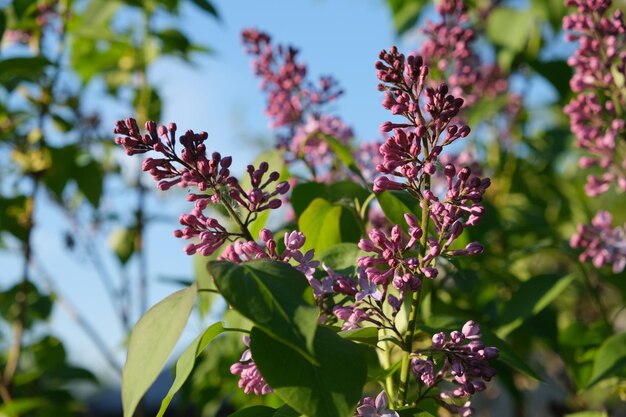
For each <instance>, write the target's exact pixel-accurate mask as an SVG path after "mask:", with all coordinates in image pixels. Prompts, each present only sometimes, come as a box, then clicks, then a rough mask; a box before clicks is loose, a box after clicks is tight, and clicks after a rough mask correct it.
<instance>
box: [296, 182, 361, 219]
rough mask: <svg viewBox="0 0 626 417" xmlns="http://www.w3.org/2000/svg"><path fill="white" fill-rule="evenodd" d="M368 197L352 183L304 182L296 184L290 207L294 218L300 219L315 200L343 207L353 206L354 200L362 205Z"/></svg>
mask: <svg viewBox="0 0 626 417" xmlns="http://www.w3.org/2000/svg"><path fill="white" fill-rule="evenodd" d="M368 196H369V192H368V191H367V190H366V189H364V188H363V187H361V186H359V185H357V184H355V183H354V182H352V181H339V182H336V183H334V184H330V185H328V184H321V183H316V182H305V183H302V184H298V185H297V186H296V187H295V188H294V189H293V191H292V194H291V205H292V206H293V210H294V212H295V213H296V217H300V215H301V214H302V212H304V210H306V208H307V207H308V206H309V205H310V204H311V202H312V201H313V200H315V199H316V198H323V199H325V200H328V201H330V202H332V203H337V204H341V205H344V206H354V204H353V202H354V200H357V201H358V202H359V204H363V203H364V202H365V200H367V197H368Z"/></svg>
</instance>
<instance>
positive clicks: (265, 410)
mask: <svg viewBox="0 0 626 417" xmlns="http://www.w3.org/2000/svg"><path fill="white" fill-rule="evenodd" d="M275 412H276V409H275V408H271V407H266V406H264V405H254V406H252V407H246V408H244V409H242V410H239V411H237V412H235V413H233V414H231V415H230V416H229V417H274V413H275Z"/></svg>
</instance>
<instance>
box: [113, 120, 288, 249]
mask: <svg viewBox="0 0 626 417" xmlns="http://www.w3.org/2000/svg"><path fill="white" fill-rule="evenodd" d="M145 129H146V131H147V133H145V134H142V133H141V131H140V129H139V126H138V124H137V121H136V120H135V119H126V120H120V121H118V122H117V123H116V126H115V130H114V132H115V133H116V134H118V135H121V136H118V137H117V138H116V139H115V142H116V143H117V144H119V145H122V146H123V147H124V149H125V150H126V153H127V154H128V155H135V154H143V153H146V152H150V151H154V152H156V153H158V154H160V157H158V158H151V157H149V158H146V159H145V160H144V161H143V165H142V169H143V170H144V171H147V172H149V173H150V175H152V177H153V178H154V179H155V180H156V181H158V188H159V189H160V190H168V189H169V188H170V187H172V186H173V185H179V186H180V187H195V188H197V189H198V191H200V192H198V193H190V194H189V195H188V196H187V200H188V201H191V202H194V208H193V210H192V211H191V212H190V213H189V214H184V215H182V216H181V217H180V223H181V225H182V226H184V228H183V229H181V230H176V231H175V232H174V236H176V237H178V238H183V239H198V240H199V243H193V244H189V245H187V246H185V253H187V254H188V255H193V254H195V253H201V254H202V255H204V256H208V255H211V254H212V253H214V252H215V251H216V250H217V249H219V248H220V247H221V246H222V245H223V244H224V242H225V241H226V240H228V239H232V238H238V237H243V238H245V239H246V240H253V238H252V236H250V235H249V232H248V231H247V225H248V224H250V223H251V222H252V221H254V220H255V219H256V216H257V215H258V213H260V212H262V211H264V210H269V209H277V208H279V207H280V206H281V204H282V202H281V199H280V197H281V196H282V195H284V194H286V193H287V192H288V191H289V184H288V183H287V182H286V181H283V182H278V179H279V176H280V175H279V174H278V172H275V171H274V172H269V166H268V164H267V163H266V162H262V163H261V164H259V167H258V168H256V169H255V168H254V166H252V165H249V166H248V168H247V174H248V176H249V178H250V184H251V189H250V190H248V191H245V190H244V189H243V188H242V187H241V185H240V183H239V181H238V180H237V178H235V177H234V176H232V175H231V174H230V170H229V168H230V166H231V164H232V158H231V157H230V156H227V157H222V156H221V155H220V154H219V153H217V152H213V153H212V154H211V155H210V156H209V155H208V154H207V151H206V146H205V144H204V142H205V141H206V139H207V137H208V135H207V133H206V132H200V133H194V132H193V131H191V130H188V131H186V132H185V133H184V134H183V135H181V136H180V137H179V138H178V140H177V139H176V130H177V129H176V124H174V123H170V124H169V125H168V127H167V128H166V127H165V126H162V125H161V126H158V127H157V125H156V123H155V122H153V121H148V122H146V124H145ZM177 143H179V144H180V145H181V146H182V147H183V149H182V151H181V152H180V154H179V153H178V152H177V149H176V146H177ZM209 204H222V205H223V206H224V207H225V208H226V209H227V211H228V212H229V214H231V217H234V218H233V220H235V221H236V222H237V223H239V226H240V229H241V230H240V231H239V232H231V231H228V230H227V229H226V228H225V227H224V226H223V225H221V224H220V222H219V221H218V220H217V219H215V218H212V217H207V216H206V215H205V214H204V211H205V209H206V208H207V207H208V205H209ZM235 210H238V211H245V212H246V216H245V218H244V219H241V218H240V217H239V214H238V213H236V211H235Z"/></svg>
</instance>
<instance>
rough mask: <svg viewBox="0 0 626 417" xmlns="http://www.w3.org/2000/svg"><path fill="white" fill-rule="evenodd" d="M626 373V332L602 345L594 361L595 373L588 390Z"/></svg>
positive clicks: (588, 384)
mask: <svg viewBox="0 0 626 417" xmlns="http://www.w3.org/2000/svg"><path fill="white" fill-rule="evenodd" d="M625 371H626V332H622V333H618V334H615V335H613V336H611V337H609V338H608V339H606V340H605V341H604V343H602V345H600V348H599V349H598V352H597V353H596V356H595V358H594V360H593V371H592V372H591V378H589V382H587V386H586V388H589V387H591V386H592V385H595V384H597V383H598V382H600V381H602V380H603V379H606V378H609V377H612V376H615V375H618V374H623V373H624V372H625Z"/></svg>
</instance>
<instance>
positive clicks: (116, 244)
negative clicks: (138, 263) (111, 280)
mask: <svg viewBox="0 0 626 417" xmlns="http://www.w3.org/2000/svg"><path fill="white" fill-rule="evenodd" d="M136 239H137V229H136V228H134V227H130V228H124V227H118V228H116V229H115V230H113V232H111V235H110V236H109V246H110V247H111V249H112V250H113V252H114V253H115V255H116V256H117V259H119V261H120V263H121V264H122V265H125V264H126V262H128V260H129V259H130V257H131V256H133V253H135V240H136Z"/></svg>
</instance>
